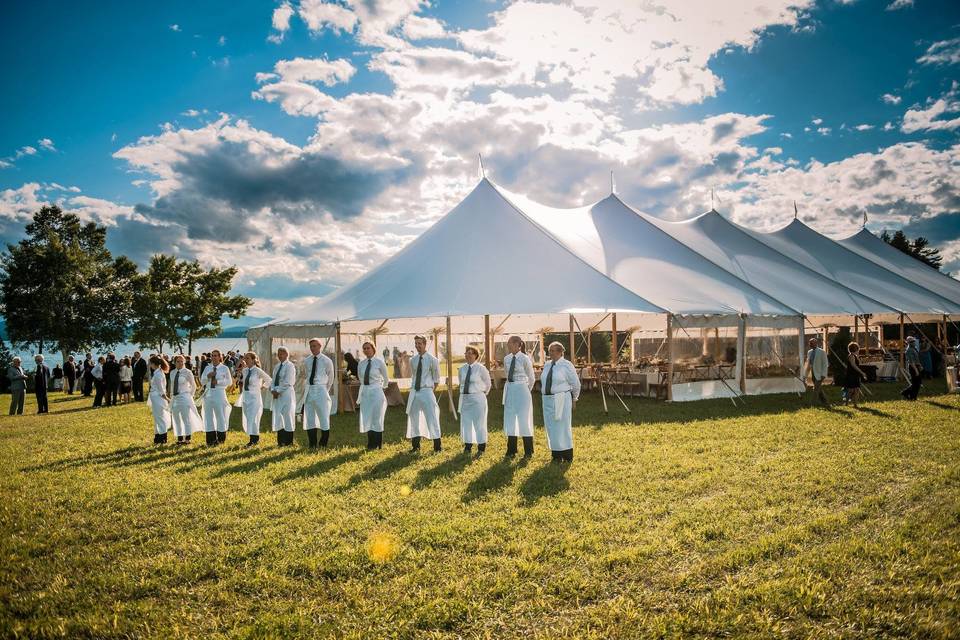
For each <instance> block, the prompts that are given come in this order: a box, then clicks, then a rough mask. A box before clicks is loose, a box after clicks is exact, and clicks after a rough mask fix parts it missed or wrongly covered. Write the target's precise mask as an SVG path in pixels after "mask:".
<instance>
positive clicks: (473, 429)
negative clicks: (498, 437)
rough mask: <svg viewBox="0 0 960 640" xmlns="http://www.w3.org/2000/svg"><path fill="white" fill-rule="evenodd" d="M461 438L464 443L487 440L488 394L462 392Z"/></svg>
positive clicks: (478, 442)
mask: <svg viewBox="0 0 960 640" xmlns="http://www.w3.org/2000/svg"><path fill="white" fill-rule="evenodd" d="M460 438H461V439H462V440H463V443H464V444H486V442H487V394H485V393H483V392H482V391H478V392H476V393H466V394H464V393H461V394H460Z"/></svg>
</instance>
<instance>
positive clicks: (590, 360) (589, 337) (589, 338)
mask: <svg viewBox="0 0 960 640" xmlns="http://www.w3.org/2000/svg"><path fill="white" fill-rule="evenodd" d="M591 342H593V332H592V331H589V330H588V331H587V365H591V364H593V350H592V349H591V348H590V343H591Z"/></svg>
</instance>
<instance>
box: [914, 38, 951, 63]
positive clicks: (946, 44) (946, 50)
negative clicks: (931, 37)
mask: <svg viewBox="0 0 960 640" xmlns="http://www.w3.org/2000/svg"><path fill="white" fill-rule="evenodd" d="M917 62H919V63H920V64H932V65H949V64H960V38H953V39H952V40H941V41H939V42H934V43H933V44H931V45H930V46H929V47H927V51H926V52H925V53H924V54H923V55H922V56H920V57H919V58H917Z"/></svg>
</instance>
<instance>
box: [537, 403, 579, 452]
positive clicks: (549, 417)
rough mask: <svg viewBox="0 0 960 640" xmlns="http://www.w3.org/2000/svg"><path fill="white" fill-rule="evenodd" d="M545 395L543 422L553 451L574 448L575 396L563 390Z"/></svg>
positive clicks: (548, 442)
mask: <svg viewBox="0 0 960 640" xmlns="http://www.w3.org/2000/svg"><path fill="white" fill-rule="evenodd" d="M542 397H543V424H544V426H545V427H546V428H547V444H548V445H549V446H550V450H551V451H566V450H567V449H573V410H572V409H573V396H572V395H571V393H570V392H569V391H561V392H560V393H556V394H554V395H552V396H542Z"/></svg>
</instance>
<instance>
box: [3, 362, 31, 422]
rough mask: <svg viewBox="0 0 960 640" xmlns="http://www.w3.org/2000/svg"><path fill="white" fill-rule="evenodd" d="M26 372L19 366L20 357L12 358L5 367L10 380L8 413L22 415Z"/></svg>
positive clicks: (25, 392)
mask: <svg viewBox="0 0 960 640" xmlns="http://www.w3.org/2000/svg"><path fill="white" fill-rule="evenodd" d="M27 378H28V376H27V374H26V373H25V372H24V370H23V367H21V366H20V358H14V359H13V362H12V363H10V366H9V367H7V379H8V380H10V415H18V416H20V415H23V399H24V397H25V396H26V395H27Z"/></svg>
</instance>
